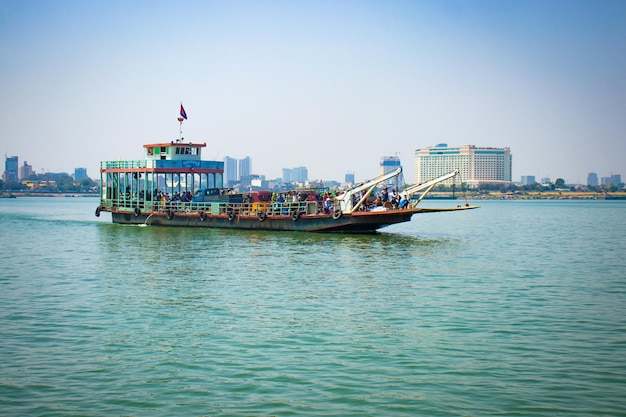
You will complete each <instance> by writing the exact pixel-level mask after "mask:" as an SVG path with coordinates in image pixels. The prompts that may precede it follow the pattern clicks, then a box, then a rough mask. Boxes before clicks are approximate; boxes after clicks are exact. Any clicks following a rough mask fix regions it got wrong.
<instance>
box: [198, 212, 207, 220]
mask: <svg viewBox="0 0 626 417" xmlns="http://www.w3.org/2000/svg"><path fill="white" fill-rule="evenodd" d="M199 214H200V221H201V222H203V221H205V220H206V213H205V212H204V210H200V213H199Z"/></svg>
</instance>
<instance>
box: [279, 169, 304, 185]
mask: <svg viewBox="0 0 626 417" xmlns="http://www.w3.org/2000/svg"><path fill="white" fill-rule="evenodd" d="M308 179H309V170H308V169H307V168H306V167H297V168H283V182H306V181H308Z"/></svg>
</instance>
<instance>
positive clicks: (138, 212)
mask: <svg viewBox="0 0 626 417" xmlns="http://www.w3.org/2000/svg"><path fill="white" fill-rule="evenodd" d="M140 214H141V210H140V209H139V207H135V217H139V215H140Z"/></svg>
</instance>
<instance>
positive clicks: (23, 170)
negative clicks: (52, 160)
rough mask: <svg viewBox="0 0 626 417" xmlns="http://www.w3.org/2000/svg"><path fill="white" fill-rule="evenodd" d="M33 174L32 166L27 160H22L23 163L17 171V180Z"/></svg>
mask: <svg viewBox="0 0 626 417" xmlns="http://www.w3.org/2000/svg"><path fill="white" fill-rule="evenodd" d="M32 174H33V167H32V166H30V165H28V162H26V161H24V165H22V166H21V167H20V169H19V172H18V178H19V180H20V181H21V180H25V179H26V178H28V177H30V176H31V175H32Z"/></svg>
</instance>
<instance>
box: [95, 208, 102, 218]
mask: <svg viewBox="0 0 626 417" xmlns="http://www.w3.org/2000/svg"><path fill="white" fill-rule="evenodd" d="M100 210H101V209H100V206H98V207H96V217H100Z"/></svg>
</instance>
